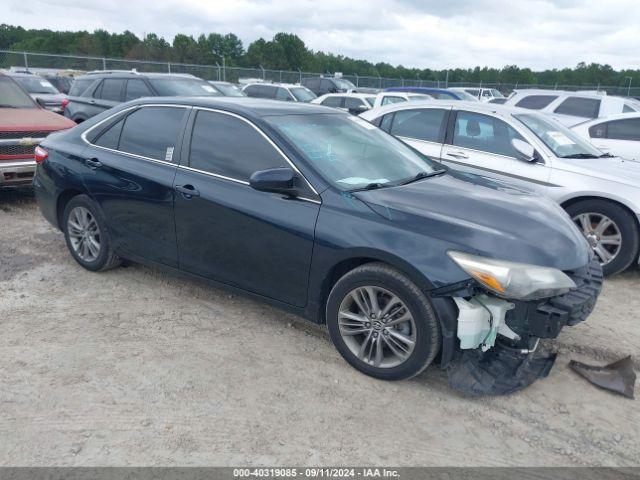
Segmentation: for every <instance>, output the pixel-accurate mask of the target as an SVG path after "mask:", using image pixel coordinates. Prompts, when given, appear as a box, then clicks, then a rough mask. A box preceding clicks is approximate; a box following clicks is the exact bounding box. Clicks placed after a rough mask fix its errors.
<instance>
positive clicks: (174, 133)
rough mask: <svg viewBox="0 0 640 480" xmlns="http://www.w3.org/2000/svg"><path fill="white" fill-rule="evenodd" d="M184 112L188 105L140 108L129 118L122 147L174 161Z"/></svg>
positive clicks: (119, 148)
mask: <svg viewBox="0 0 640 480" xmlns="http://www.w3.org/2000/svg"><path fill="white" fill-rule="evenodd" d="M184 115H185V109H184V108H171V107H145V108H141V109H140V110H136V111H135V112H133V113H132V114H131V115H129V116H128V117H127V118H126V119H125V122H124V127H123V128H122V133H121V135H120V144H119V147H118V150H120V151H122V152H127V153H133V154H135V155H141V156H143V157H147V158H153V159H155V160H163V161H167V162H170V161H173V158H174V149H175V146H176V143H177V141H178V134H179V133H180V131H181V128H182V120H183V118H184ZM149 125H153V128H149Z"/></svg>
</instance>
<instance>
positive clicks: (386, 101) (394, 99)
mask: <svg viewBox="0 0 640 480" xmlns="http://www.w3.org/2000/svg"><path fill="white" fill-rule="evenodd" d="M406 101H407V100H406V99H404V98H402V97H396V96H387V97H382V102H381V105H390V104H392V103H401V102H406Z"/></svg>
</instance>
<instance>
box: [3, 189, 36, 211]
mask: <svg viewBox="0 0 640 480" xmlns="http://www.w3.org/2000/svg"><path fill="white" fill-rule="evenodd" d="M35 201H36V197H35V193H34V191H33V188H32V187H30V186H27V187H0V211H3V212H8V211H10V210H11V207H22V206H26V205H32V204H34V203H35Z"/></svg>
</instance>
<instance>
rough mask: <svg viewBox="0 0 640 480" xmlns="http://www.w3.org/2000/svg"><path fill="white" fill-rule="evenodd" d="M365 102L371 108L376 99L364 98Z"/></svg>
mask: <svg viewBox="0 0 640 480" xmlns="http://www.w3.org/2000/svg"><path fill="white" fill-rule="evenodd" d="M365 100H366V101H367V103H368V104H369V105H371V106H372V107H373V105H374V104H375V103H376V97H365Z"/></svg>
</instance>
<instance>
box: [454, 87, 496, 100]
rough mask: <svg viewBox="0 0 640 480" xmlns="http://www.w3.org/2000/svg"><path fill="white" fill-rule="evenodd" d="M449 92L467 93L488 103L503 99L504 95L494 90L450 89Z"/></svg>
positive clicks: (473, 88)
mask: <svg viewBox="0 0 640 480" xmlns="http://www.w3.org/2000/svg"><path fill="white" fill-rule="evenodd" d="M449 90H451V91H454V92H465V93H468V94H469V95H471V96H472V97H474V98H477V99H478V100H479V101H481V102H490V101H491V100H495V99H502V98H505V97H504V95H502V93H500V90H496V89H495V88H480V87H478V88H475V87H451V88H449Z"/></svg>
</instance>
